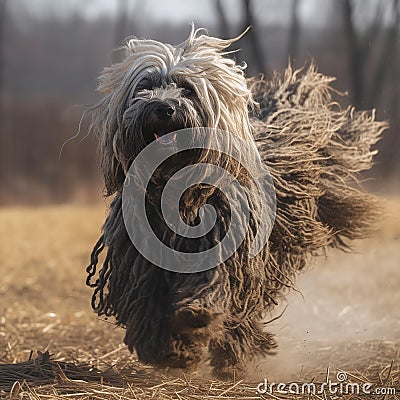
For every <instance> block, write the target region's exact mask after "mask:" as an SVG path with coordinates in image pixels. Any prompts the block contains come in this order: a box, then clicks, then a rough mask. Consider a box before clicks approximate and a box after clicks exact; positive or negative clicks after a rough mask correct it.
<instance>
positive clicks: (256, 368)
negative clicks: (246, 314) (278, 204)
mask: <svg viewBox="0 0 400 400" xmlns="http://www.w3.org/2000/svg"><path fill="white" fill-rule="evenodd" d="M388 201H389V206H388V216H387V217H386V218H385V219H384V220H383V221H382V229H381V230H380V231H379V232H377V234H376V235H375V236H374V237H373V238H371V239H368V240H365V241H362V242H359V243H356V245H355V252H354V253H349V254H344V253H339V252H335V251H331V252H329V254H328V256H327V258H326V259H324V258H320V259H317V260H316V261H314V263H313V265H312V266H310V268H309V269H308V270H307V271H306V272H305V273H303V274H301V276H299V279H298V289H299V290H300V291H301V294H299V293H295V292H294V293H292V294H291V295H290V296H289V298H288V301H287V308H286V311H285V312H284V313H283V315H282V317H281V318H279V319H278V320H276V321H274V322H272V323H270V324H268V329H269V330H270V331H272V332H273V333H275V334H276V335H277V338H278V341H279V345H280V350H279V353H278V355H277V356H276V357H271V358H268V359H265V360H259V361H258V362H257V363H255V364H254V365H252V366H250V367H249V370H250V376H249V378H248V379H247V380H246V381H243V382H240V385H242V386H243V385H244V384H245V382H247V381H248V382H261V381H262V379H263V378H264V377H267V376H268V379H269V381H271V380H274V381H277V380H280V382H288V381H292V380H296V379H297V380H299V379H302V380H303V381H305V380H306V379H314V380H324V379H325V377H326V373H327V368H330V369H331V371H333V372H332V374H333V375H335V374H336V371H337V370H338V369H339V370H345V371H356V372H357V374H358V375H359V376H362V377H365V379H371V380H373V379H375V382H376V381H377V380H378V381H380V382H381V383H382V384H384V383H386V384H387V386H390V384H392V385H397V390H398V391H399V389H400V387H399V361H400V311H399V305H400V291H399V287H400V274H399V267H400V242H399V240H400V239H399V238H400V199H398V198H397V199H389V200H388ZM104 217H105V206H104V205H99V206H95V207H82V206H73V205H71V206H54V207H53V206H52V207H39V208H2V209H0V375H1V374H2V373H3V382H4V381H5V378H4V376H5V375H4V374H5V373H6V372H4V371H5V369H3V372H1V371H2V369H1V364H10V363H19V362H24V361H26V360H28V359H29V358H30V357H31V356H33V357H34V356H35V354H36V351H45V350H49V352H50V353H51V354H54V356H53V358H54V359H56V360H58V361H60V362H71V363H81V362H84V363H87V364H88V365H90V366H91V367H92V368H98V369H99V370H101V371H105V370H107V369H109V368H111V367H112V366H114V368H116V369H117V370H120V371H121V370H124V369H129V371H130V372H129V373H130V374H131V375H130V376H133V375H132V374H133V373H134V372H135V374H136V375H135V376H136V377H140V376H143V389H141V388H140V383H138V384H137V386H136V387H135V388H136V389H135V390H136V391H134V390H133V386H129V385H128V386H129V391H128V392H127V391H126V390H127V389H126V388H125V389H121V390H123V391H120V392H115V393H114V392H113V391H112V390H111V389H109V391H108V392H107V391H106V390H105V389H104V387H103V386H101V387H103V389H101V390H100V389H96V390H97V392H96V390H94V389H93V390H94V391H92V392H90V393H91V394H88V393H87V392H85V390H83V389H82V388H81V390H80V392H79V390H78V389H76V392H74V391H72V392H71V390H69V391H64V392H63V391H62V390H58V389H57V390H58V391H57V390H56V389H55V386H51V385H50V386H46V387H47V389H46V387H45V389H41V388H40V385H38V387H37V388H36V389H35V387H33V388H28V387H24V386H23V385H22V386H21V385H19V386H18V387H17V386H15V385H14V386H13V387H12V385H11V384H10V385H9V387H6V386H4V385H3V387H1V382H2V380H1V378H2V377H1V376H0V397H2V396H4V397H7V398H8V397H10V394H9V392H10V390H11V387H12V390H11V398H14V397H15V398H48V397H49V393H50V394H51V396H50V397H53V398H56V397H57V398H58V397H60V398H61V397H65V396H67V397H73V398H115V397H116V398H143V399H144V398H146V399H147V398H149V399H150V398H160V399H167V398H168V399H169V398H171V399H172V398H174V399H175V398H176V399H186V398H188V399H189V398H198V399H200V398H206V397H205V395H204V396H203V395H201V394H196V393H197V392H196V391H195V389H193V387H194V386H193V387H192V388H191V386H190V385H192V384H190V383H188V381H187V379H189V378H188V377H187V375H184V374H182V375H181V377H180V378H179V377H178V378H176V379H181V381H182V382H186V383H185V385H186V387H189V389H190V390H192V392H190V390H189V392H187V393H189V395H187V393H186V392H184V391H182V393H181V394H176V393H178V391H177V390H175V394H174V395H172V394H171V393H172V392H168V393H169V394H168V395H167V394H165V393H164V394H160V393H161V392H159V390H161V389H160V387H162V386H163V385H164V383H165V382H166V380H165V379H167V378H166V377H165V376H164V375H162V374H160V373H159V372H155V371H153V370H152V369H151V368H150V367H144V366H141V365H140V364H139V363H138V362H137V360H136V358H135V356H134V355H131V354H130V353H129V352H128V350H127V349H126V348H125V346H124V345H123V343H122V339H123V335H124V332H123V330H122V329H121V328H115V326H114V325H113V324H112V321H105V320H101V319H98V318H96V316H95V315H94V314H93V313H92V310H91V308H90V297H91V290H90V289H89V288H87V287H86V286H85V278H86V274H85V266H86V265H87V264H88V257H89V253H90V250H91V247H92V245H93V244H94V243H95V241H96V239H97V237H98V235H99V232H100V227H101V224H102V222H103V221H104ZM283 307H284V305H282V306H281V307H280V309H278V310H277V311H276V313H275V314H274V315H272V316H271V318H273V317H274V316H276V315H278V314H279V313H280V312H281V311H283ZM31 351H33V352H34V353H33V355H32V354H31ZM133 371H134V372H133ZM141 374H142V375H141ZM207 374H208V370H207V367H206V366H205V367H203V368H202V369H200V370H199V371H198V372H197V374H195V375H194V376H193V377H190V379H195V380H196V379H197V381H196V382H200V383H198V387H199V388H200V387H201V385H202V384H203V383H204V385H206V386H207V387H210V388H209V389H207V390H208V392H207V393H208V396H210V397H207V398H215V397H218V396H219V397H220V398H253V399H255V398H273V397H260V396H259V395H257V394H256V392H255V391H254V387H253V386H252V389H251V390H250V389H249V388H248V387H247V386H246V387H244V386H243V387H242V389H243V390H244V391H243V393H245V391H246V390H249V392H248V393H247V392H246V393H247V394H246V395H244V394H243V395H240V396H241V397H229V395H231V396H233V394H234V393H236V392H235V390H236V389H237V388H238V387H239V386H237V385H238V383H234V384H233V386H227V388H226V389H225V387H222V386H218V384H217V383H215V384H214V383H213V384H211V386H210V378H209V376H208V375H207ZM21 377H22V378H21V380H23V378H24V375H23V374H22V375H21ZM146 377H147V378H146ZM385 377H390V379H389V378H388V379H387V380H386V382H385V379H386V378H385ZM64 378H65V379H67V378H68V377H66V376H64ZM168 379H170V378H168ZM171 379H172V378H171ZM145 381H146V382H147V383H145ZM148 381H151V385H153V386H151V387H150V386H149V383H148ZM77 382H78V381H77ZM79 382H81V384H82V382H83V381H82V380H79ZM162 382H164V383H162ZM170 382H178V381H177V380H172V381H170ZM202 382H203V383H202ZM100 384H101V385H102V383H100ZM76 385H78V383H76ZM187 385H189V386H187ZM212 385H214V387H213V389H212V388H211V387H212ZM78 387H81V386H79V385H78V386H77V388H78ZM85 387H86V386H85ZM144 387H146V390H145V389H144ZM229 387H231V389H229ZM249 387H250V386H249ZM149 388H150V389H151V390H148V389H149ZM154 388H156V389H157V390H156V389H154ZM218 388H219V389H218ZM234 389H235V390H234ZM124 390H125V391H124ZM182 390H183V389H182ZM199 390H200V389H199ZM212 390H216V391H217V392H215V393H214V392H212ZM218 390H219V391H218ZM210 391H211V392H212V393H211V392H210ZM132 393H133V394H132ZM152 393H153V394H152ZM154 393H156V394H154ZM185 393H186V394H185ZM190 393H192V394H190ZM199 393H201V391H200V392H199ZM210 393H211V394H210ZM213 393H214V394H215V395H214V394H213ZM398 393H399V392H398ZM139 395H141V396H142V397H140V396H139ZM186 395H187V396H186ZM247 395H248V396H247ZM124 396H125V397H124ZM146 396H148V397H146ZM151 396H153V397H151ZM168 396H170V397H168ZM174 396H175V397H174ZM185 396H186V397H185ZM397 396H398V395H397ZM386 398H392V397H386ZM393 398H398V397H393Z"/></svg>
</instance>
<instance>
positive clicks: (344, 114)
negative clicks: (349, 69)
mask: <svg viewBox="0 0 400 400" xmlns="http://www.w3.org/2000/svg"><path fill="white" fill-rule="evenodd" d="M235 40H237V39H232V40H222V39H219V38H214V37H210V36H207V35H206V34H204V33H202V32H201V30H194V29H193V30H192V32H191V33H190V35H189V37H188V39H187V40H186V41H184V42H183V43H182V44H180V45H178V46H172V45H169V44H163V43H159V42H157V41H154V40H139V39H130V40H129V41H128V42H127V44H126V46H125V50H126V57H125V58H124V60H123V61H122V62H120V63H117V64H114V65H112V66H111V67H109V68H106V69H105V70H104V72H103V73H102V75H101V76H100V85H99V90H100V91H101V92H102V93H103V95H104V97H103V99H102V100H101V101H100V102H99V103H98V104H97V105H96V106H94V107H93V108H92V112H93V119H92V125H91V129H92V130H93V131H95V132H96V134H97V136H98V138H99V149H100V156H101V165H102V170H103V173H104V179H105V188H106V194H107V196H114V197H113V200H112V203H111V205H110V210H109V214H108V217H107V219H106V222H105V224H104V227H103V234H102V236H101V237H100V239H99V241H98V242H97V243H96V245H95V247H94V249H93V253H92V255H91V263H90V265H89V267H88V268H87V272H88V279H87V284H88V285H89V286H91V287H93V288H94V294H93V298H92V306H93V308H94V310H95V312H96V313H97V314H98V315H105V316H114V317H115V319H116V322H117V324H118V325H120V326H123V327H125V328H126V336H125V343H126V344H127V345H128V347H129V349H130V351H136V353H137V355H138V358H139V360H140V361H142V362H145V363H149V364H152V365H155V366H158V367H175V368H191V367H195V366H196V365H198V363H199V361H200V360H201V357H202V353H203V352H204V351H203V350H204V349H205V348H207V349H208V352H209V358H210V365H211V366H212V367H213V372H214V374H215V375H216V376H218V377H221V378H229V377H230V376H231V375H232V373H233V371H234V370H236V371H239V372H240V370H244V369H245V365H246V361H248V360H251V359H252V358H254V357H255V356H257V355H268V354H273V353H275V351H276V347H277V345H276V342H275V340H274V337H273V335H272V334H270V333H266V332H264V330H263V319H264V318H265V315H266V313H269V312H271V310H272V309H273V308H274V307H275V306H276V305H277V304H278V303H279V301H280V300H281V299H282V298H283V296H285V295H286V294H287V292H288V290H289V289H290V288H291V287H293V281H294V278H295V276H296V274H297V273H298V272H299V271H301V270H302V269H303V268H304V267H305V266H306V264H307V263H308V261H309V259H310V257H311V256H315V255H318V254H321V253H323V252H324V251H325V250H326V249H327V248H328V247H329V246H331V247H337V248H341V249H346V248H347V246H348V240H352V239H358V238H362V237H364V236H365V235H366V234H367V233H368V232H369V231H370V229H371V228H372V227H373V225H374V224H375V222H376V221H377V219H378V218H379V207H378V203H377V201H376V199H374V198H373V197H371V196H369V195H367V194H365V193H364V192H363V191H362V190H361V189H360V188H359V187H358V183H359V179H358V177H357V173H358V172H359V171H361V170H365V169H368V168H370V167H371V164H372V157H373V155H374V152H373V151H371V145H373V144H375V143H376V142H377V140H378V139H379V136H380V133H381V132H382V130H383V129H384V128H385V124H384V123H381V122H376V121H375V118H374V114H373V113H367V112H360V111H356V110H355V109H354V108H351V107H349V108H347V109H344V110H342V109H341V108H340V106H339V105H338V104H337V103H335V102H333V100H332V98H331V95H332V91H333V90H332V89H331V87H330V83H331V81H332V80H333V79H332V78H328V77H325V76H323V75H321V74H320V73H318V72H317V71H316V70H315V68H314V67H313V66H310V67H309V68H308V69H307V70H306V71H293V70H292V69H291V68H290V67H289V68H288V69H287V70H286V71H285V73H284V75H283V76H278V75H276V76H275V77H274V78H273V79H272V80H271V81H270V82H266V81H264V80H263V79H258V80H257V79H247V78H246V77H245V75H244V67H243V66H240V65H238V64H236V63H235V61H234V60H233V59H232V58H228V57H227V52H226V49H227V48H228V47H229V46H230V45H231V44H232V43H233V42H234V41H235ZM196 127H208V128H217V129H220V130H223V131H226V132H229V133H230V134H232V135H235V136H237V137H239V138H240V139H241V140H243V141H245V142H246V143H249V144H252V145H255V148H257V149H258V152H259V155H260V156H261V158H262V160H263V161H264V163H265V164H266V165H267V166H268V168H269V171H270V174H271V176H272V178H273V182H274V186H275V191H276V205H277V206H276V219H275V223H274V226H273V229H272V233H271V235H270V236H269V240H268V242H267V243H266V245H265V246H264V247H263V249H262V250H261V251H260V252H259V253H258V254H257V255H256V256H255V257H251V256H250V254H249V245H250V244H251V242H252V241H253V240H254V237H255V235H256V231H257V228H258V227H259V223H260V215H259V212H258V211H259V208H260V204H259V203H260V201H257V195H256V194H255V193H257V191H255V190H254V187H253V186H252V185H253V182H252V180H251V178H250V177H249V173H248V171H247V169H246V165H245V163H242V164H241V163H237V162H235V161H229V159H226V157H224V155H221V154H218V152H215V151H206V152H203V151H194V150H193V151H189V152H183V153H182V154H178V155H176V156H175V158H174V157H172V158H170V159H169V161H167V162H165V163H164V164H162V165H161V166H160V167H159V168H158V170H157V173H156V174H155V175H154V177H153V179H152V180H151V182H150V184H149V185H148V186H147V187H146V193H145V195H146V201H147V203H146V210H147V215H148V218H149V219H150V220H151V226H152V227H153V228H154V230H155V232H156V234H157V236H158V237H160V238H161V239H162V240H163V241H164V243H167V244H168V245H169V246H170V247H171V248H174V249H178V250H180V251H182V249H186V251H189V252H198V251H201V250H202V249H204V247H207V248H210V247H213V246H215V245H216V244H218V243H220V241H221V239H222V237H223V236H224V234H225V233H226V231H227V230H228V228H229V223H230V220H231V218H233V213H234V212H235V207H233V208H230V205H229V204H228V201H227V198H226V196H225V195H224V193H223V191H222V190H219V189H217V188H215V187H213V186H212V185H208V184H201V183H199V184H198V185H194V186H192V187H191V188H189V189H188V190H187V191H186V192H185V193H184V194H183V195H182V197H181V198H180V199H178V200H179V212H180V214H181V216H182V218H183V220H184V221H185V223H186V224H188V226H196V225H197V224H198V223H199V221H198V220H199V210H200V209H201V208H202V207H203V206H204V205H211V206H212V207H214V209H215V210H216V215H217V222H216V224H215V226H214V228H213V229H212V230H211V231H210V232H208V233H207V234H206V235H204V237H202V238H198V239H190V240H188V239H187V238H182V237H181V236H180V235H177V234H176V233H175V232H173V231H172V230H171V229H170V228H169V227H168V226H167V225H166V224H164V223H163V220H162V218H163V217H162V215H163V214H162V212H161V210H160V204H159V202H160V193H161V192H162V190H163V187H164V186H165V183H166V181H167V180H168V177H170V176H171V175H172V174H173V173H175V172H176V171H177V170H179V169H180V168H183V167H185V166H187V165H189V164H194V163H199V162H205V161H207V163H214V164H216V165H222V166H223V167H224V168H226V169H228V170H230V171H235V177H236V178H238V180H239V181H240V182H241V184H242V185H243V187H245V188H246V190H245V191H244V193H245V196H247V200H248V201H249V204H250V207H252V208H253V212H252V213H251V216H250V223H249V227H248V229H247V232H246V235H245V238H244V240H243V242H242V243H240V244H239V245H238V247H237V250H236V251H235V252H234V254H232V255H231V256H230V257H229V258H228V259H227V260H225V261H224V262H223V263H221V264H219V265H217V266H216V267H214V268H211V269H208V270H204V271H201V272H197V273H190V274H187V273H179V272H174V271H169V270H166V269H163V268H160V267H159V266H158V265H154V264H153V263H151V262H150V261H149V260H148V259H147V258H146V257H144V256H143V255H142V254H141V253H140V252H139V251H138V249H137V248H136V247H135V245H134V244H133V243H132V241H131V239H130V237H129V235H128V233H127V229H126V226H125V223H124V218H123V210H122V207H123V204H122V203H123V201H122V197H123V188H124V181H125V179H126V177H127V174H128V171H129V168H130V166H131V165H132V163H133V161H134V160H135V158H136V157H137V156H138V155H139V154H140V152H141V151H142V150H143V149H144V148H146V146H148V145H149V144H151V143H153V142H154V141H155V140H156V141H160V146H162V145H163V142H162V136H163V135H166V134H168V133H170V132H173V131H176V130H180V129H183V128H196ZM160 138H161V140H160ZM169 144H170V143H164V145H169ZM227 190H229V188H227ZM138 225H140V221H138ZM136 239H137V240H139V241H140V240H142V241H146V240H147V239H146V236H145V235H144V236H143V237H142V236H140V237H138V238H136ZM161 239H160V240H161ZM103 251H105V257H103V258H102V260H101V262H100V261H99V257H100V254H101V253H102V252H103ZM177 262H178V261H177ZM99 263H101V269H100V271H99V272H98V273H97V267H98V264H99ZM96 276H97V278H95V277H96ZM93 278H95V279H94V280H93Z"/></svg>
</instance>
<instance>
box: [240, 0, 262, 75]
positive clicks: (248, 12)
mask: <svg viewBox="0 0 400 400" xmlns="http://www.w3.org/2000/svg"><path fill="white" fill-rule="evenodd" d="M242 4H243V8H244V21H245V23H244V29H247V28H248V27H251V28H252V29H250V31H249V33H248V34H247V35H246V40H247V42H248V43H249V45H250V48H251V51H252V56H253V59H254V62H255V66H256V69H257V70H258V72H262V73H265V74H267V73H268V67H267V65H268V63H267V56H266V54H265V51H264V49H263V47H262V45H261V42H260V38H259V36H258V30H257V27H256V21H255V18H254V14H253V8H252V2H251V0H242Z"/></svg>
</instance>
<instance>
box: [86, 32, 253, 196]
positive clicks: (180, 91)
mask: <svg viewBox="0 0 400 400" xmlns="http://www.w3.org/2000/svg"><path fill="white" fill-rule="evenodd" d="M235 40H237V38H236V39H231V40H222V39H218V38H214V37H210V36H207V35H205V34H202V33H201V30H194V29H192V31H191V33H190V35H189V37H188V39H187V40H185V41H184V42H183V43H181V44H180V45H178V46H172V45H169V44H164V43H160V42H157V41H154V40H139V39H130V40H128V42H127V44H126V46H125V53H126V55H125V59H124V60H123V61H122V62H121V63H118V64H114V65H112V66H111V67H108V68H105V70H104V71H103V73H102V75H101V76H100V84H99V88H98V89H99V90H100V91H101V92H102V93H103V94H104V97H103V99H102V100H101V102H100V103H99V104H97V105H96V106H94V107H93V109H92V110H93V115H94V117H93V122H92V129H93V130H94V131H96V133H97V135H98V137H99V140H100V153H101V159H102V160H101V161H102V168H103V173H104V177H105V184H106V190H107V194H112V193H114V192H115V191H118V190H120V189H121V187H122V185H123V181H124V179H125V175H126V172H127V170H128V169H129V166H130V165H131V163H132V161H133V159H134V158H135V157H136V156H137V154H139V153H140V151H141V150H143V148H144V147H146V145H148V144H149V143H151V142H152V141H154V140H157V141H158V142H159V143H160V146H169V145H171V140H172V141H173V136H172V139H171V135H169V140H168V141H167V140H165V138H163V136H164V135H165V134H167V133H170V132H173V131H175V130H178V129H182V128H193V127H209V128H218V129H221V130H224V131H228V132H230V133H233V134H235V135H238V136H239V137H241V138H243V139H245V140H251V139H250V138H251V124H250V121H249V116H248V110H249V107H252V105H253V100H252V97H251V92H250V90H249V89H248V87H247V83H246V78H245V77H244V73H243V69H244V67H243V66H240V65H237V64H236V63H235V61H234V60H232V59H231V58H228V57H226V55H227V53H226V52H225V49H226V48H227V47H229V46H230V45H231V44H232V43H233V42H234V41H235Z"/></svg>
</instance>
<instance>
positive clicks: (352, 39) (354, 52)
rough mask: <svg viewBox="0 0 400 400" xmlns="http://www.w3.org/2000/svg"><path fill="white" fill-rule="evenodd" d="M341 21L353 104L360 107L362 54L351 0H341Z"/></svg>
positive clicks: (361, 96) (362, 74) (362, 73)
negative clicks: (345, 42)
mask: <svg viewBox="0 0 400 400" xmlns="http://www.w3.org/2000/svg"><path fill="white" fill-rule="evenodd" d="M342 10H343V22H344V30H345V35H346V37H347V41H348V54H349V61H350V75H351V81H352V85H353V90H352V97H353V104H354V105H355V106H357V107H361V105H362V100H363V95H364V93H363V89H364V85H363V81H364V79H363V78H364V56H363V54H362V51H361V49H360V46H359V45H358V38H357V32H356V30H355V27H354V23H353V3H352V1H351V0H342Z"/></svg>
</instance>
